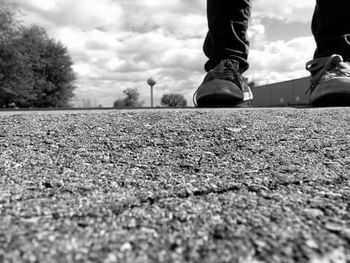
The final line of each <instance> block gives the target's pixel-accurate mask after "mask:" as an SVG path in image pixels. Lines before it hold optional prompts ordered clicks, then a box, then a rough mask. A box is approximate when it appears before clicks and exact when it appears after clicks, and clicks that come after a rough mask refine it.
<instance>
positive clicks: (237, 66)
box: [193, 0, 253, 107]
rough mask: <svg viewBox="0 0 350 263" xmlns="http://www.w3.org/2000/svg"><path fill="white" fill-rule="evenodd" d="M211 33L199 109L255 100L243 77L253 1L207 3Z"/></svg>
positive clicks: (197, 97)
mask: <svg viewBox="0 0 350 263" xmlns="http://www.w3.org/2000/svg"><path fill="white" fill-rule="evenodd" d="M207 14H208V26H209V32H208V34H207V37H206V39H205V42H204V47H203V50H204V53H205V54H206V55H207V57H208V58H209V60H208V62H207V63H206V64H205V70H206V71H207V72H208V73H207V75H206V76H205V78H204V80H203V83H202V84H201V85H200V87H199V88H198V89H197V91H196V92H195V94H194V96H193V102H194V104H195V105H196V106H199V107H231V106H236V105H238V104H240V103H242V102H244V101H248V100H252V98H253V95H252V92H251V90H250V88H249V87H248V85H247V83H246V79H245V78H243V77H242V75H241V74H242V73H243V72H244V71H246V70H247V69H248V61H247V58H248V47H249V42H248V40H247V37H246V32H247V28H248V20H249V17H250V0H207Z"/></svg>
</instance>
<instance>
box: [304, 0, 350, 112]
mask: <svg viewBox="0 0 350 263" xmlns="http://www.w3.org/2000/svg"><path fill="white" fill-rule="evenodd" d="M349 10H350V1H349V0H336V1H334V0H316V8H315V12H314V15H313V19H312V33H313V35H314V37H315V41H316V46H317V48H316V51H315V54H314V59H313V60H311V61H309V62H308V63H307V64H306V69H307V70H309V71H310V73H311V75H312V80H311V87H310V103H311V104H313V105H315V106H342V105H350V64H349V63H347V62H344V60H345V61H350V42H349V40H350V37H349V34H350V23H349V22H348V14H349Z"/></svg>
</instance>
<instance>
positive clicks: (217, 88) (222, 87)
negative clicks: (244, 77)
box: [196, 79, 244, 108]
mask: <svg viewBox="0 0 350 263" xmlns="http://www.w3.org/2000/svg"><path fill="white" fill-rule="evenodd" d="M201 89H202V90H203V91H205V92H202V93H201V94H200V95H199V96H198V95H197V100H196V101H197V106H198V107H200V108H218V107H234V106H237V105H238V104H241V103H242V102H243V99H244V96H243V92H242V91H241V90H240V89H239V88H238V87H237V86H236V85H234V84H233V83H232V82H229V81H225V80H220V79H216V80H212V81H210V82H207V83H205V84H203V85H202V87H201Z"/></svg>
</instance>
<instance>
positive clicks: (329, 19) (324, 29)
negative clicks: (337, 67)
mask: <svg viewBox="0 0 350 263" xmlns="http://www.w3.org/2000/svg"><path fill="white" fill-rule="evenodd" d="M214 1H215V0H214ZM349 13H350V0H316V8H315V12H314V16H313V19H312V33H313V35H314V37H315V40H316V45H317V49H316V52H315V55H314V57H315V58H319V57H326V56H330V55H332V54H339V55H342V57H343V58H344V60H345V61H350V42H349V41H350V36H347V34H350V19H349Z"/></svg>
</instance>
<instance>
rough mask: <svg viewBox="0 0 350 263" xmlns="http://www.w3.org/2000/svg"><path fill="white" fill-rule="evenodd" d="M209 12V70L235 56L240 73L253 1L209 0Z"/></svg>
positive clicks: (244, 67) (206, 45) (206, 50)
mask: <svg viewBox="0 0 350 263" xmlns="http://www.w3.org/2000/svg"><path fill="white" fill-rule="evenodd" d="M331 1H332V0H331ZM336 1H339V0H336ZM347 1H349V0H347ZM207 15H208V26H209V32H208V35H207V37H206V39H205V42H204V47H203V50H204V53H205V54H206V56H207V57H208V58H209V61H208V62H207V63H206V64H205V69H206V71H209V70H211V69H212V68H214V67H215V66H216V65H217V64H218V63H219V62H220V61H221V60H222V59H235V60H237V61H239V63H240V71H241V72H244V71H245V70H247V69H248V62H247V58H248V48H249V42H248V40H247V36H246V32H247V28H248V20H249V17H250V0H207Z"/></svg>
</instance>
